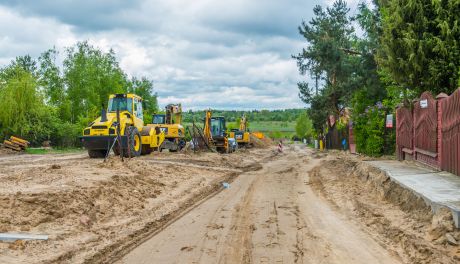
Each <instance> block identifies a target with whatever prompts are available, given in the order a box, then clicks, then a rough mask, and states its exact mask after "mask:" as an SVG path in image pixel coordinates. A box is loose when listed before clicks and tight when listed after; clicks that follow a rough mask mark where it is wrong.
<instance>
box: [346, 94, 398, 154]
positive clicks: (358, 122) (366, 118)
mask: <svg viewBox="0 0 460 264" xmlns="http://www.w3.org/2000/svg"><path fill="white" fill-rule="evenodd" d="M387 113H392V112H391V111H390V110H389V109H387V108H386V107H384V105H383V104H381V103H380V102H377V104H376V105H374V106H370V107H367V108H366V109H365V110H364V111H363V113H360V114H354V115H353V131H354V134H355V141H356V148H357V151H358V152H359V153H363V154H366V155H369V156H372V157H378V156H381V155H383V154H392V153H393V152H394V145H395V140H394V134H395V132H394V130H391V131H385V129H386V128H385V118H386V114H387Z"/></svg>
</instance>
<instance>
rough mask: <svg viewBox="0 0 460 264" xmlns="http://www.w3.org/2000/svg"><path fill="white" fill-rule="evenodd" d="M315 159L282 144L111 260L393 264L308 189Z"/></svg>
mask: <svg viewBox="0 0 460 264" xmlns="http://www.w3.org/2000/svg"><path fill="white" fill-rule="evenodd" d="M322 159H323V158H320V159H315V158H314V157H313V155H312V152H311V151H310V150H307V149H306V148H305V147H300V146H298V145H294V146H289V147H288V148H287V149H286V150H285V152H284V153H282V154H279V155H276V156H273V157H270V158H268V159H266V160H265V161H263V162H261V164H262V165H263V168H262V169H261V170H258V171H251V172H246V173H244V174H241V175H240V176H239V177H238V178H237V179H236V180H235V181H234V182H233V183H232V184H231V187H230V188H229V189H225V190H223V191H222V192H220V193H219V194H218V195H216V196H214V197H212V198H211V199H208V200H207V201H205V202H204V203H202V204H200V205H199V206H197V207H196V208H195V209H194V210H192V211H190V212H188V213H187V214H186V215H184V216H183V217H182V218H180V219H179V220H177V221H176V222H174V223H173V224H171V225H170V226H168V227H167V228H166V229H164V230H162V231H161V232H159V233H158V234H156V235H155V236H153V237H152V238H150V239H149V240H147V241H145V242H144V243H143V244H141V245H140V246H138V247H137V248H135V249H134V250H132V251H131V252H129V253H128V254H127V255H125V256H124V257H123V258H122V259H121V260H120V261H119V262H118V263H399V262H400V259H399V258H398V257H397V254H395V253H393V252H391V251H388V250H386V249H385V248H384V247H383V246H381V245H380V244H379V243H378V242H377V241H375V240H374V239H373V238H372V236H370V235H369V234H368V233H366V232H365V231H363V230H362V229H361V228H360V225H359V224H357V223H354V222H353V221H351V220H349V219H347V217H345V216H344V215H342V214H341V213H340V212H339V211H338V210H337V208H335V207H333V206H331V204H330V203H329V202H328V201H327V200H326V199H324V198H322V197H320V196H318V195H317V193H315V192H314V190H313V189H312V188H311V186H310V185H311V183H310V176H309V171H310V170H312V169H313V168H314V167H315V166H317V165H318V164H319V163H320V161H321V160H322Z"/></svg>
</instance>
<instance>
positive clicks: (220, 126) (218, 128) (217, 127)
mask: <svg viewBox="0 0 460 264" xmlns="http://www.w3.org/2000/svg"><path fill="white" fill-rule="evenodd" d="M224 133H225V123H224V121H223V120H222V119H220V118H211V134H212V135H213V136H218V137H223V136H224Z"/></svg>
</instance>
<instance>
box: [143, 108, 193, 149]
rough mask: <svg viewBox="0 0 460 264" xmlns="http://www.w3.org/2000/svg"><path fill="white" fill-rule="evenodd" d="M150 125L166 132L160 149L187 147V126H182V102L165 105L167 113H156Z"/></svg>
mask: <svg viewBox="0 0 460 264" xmlns="http://www.w3.org/2000/svg"><path fill="white" fill-rule="evenodd" d="M147 126H148V127H152V128H155V129H156V128H159V129H160V131H162V132H164V134H165V140H164V141H163V143H162V144H161V146H160V151H162V150H163V149H168V150H169V151H170V152H176V151H178V150H181V149H182V148H183V147H185V144H186V142H185V139H184V138H185V128H184V127H183V126H182V106H181V104H168V105H167V106H166V107H165V114H154V115H153V116H152V124H148V125H147Z"/></svg>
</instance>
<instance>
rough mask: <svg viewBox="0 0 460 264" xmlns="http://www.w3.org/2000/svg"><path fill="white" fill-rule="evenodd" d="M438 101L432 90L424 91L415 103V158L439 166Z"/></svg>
mask: <svg viewBox="0 0 460 264" xmlns="http://www.w3.org/2000/svg"><path fill="white" fill-rule="evenodd" d="M437 111H438V110H437V101H436V99H434V98H433V96H432V95H431V93H430V92H424V93H423V94H422V95H421V96H420V100H419V101H418V102H416V103H414V150H415V159H416V160H418V161H420V162H423V163H426V164H428V165H431V166H434V167H438V166H439V164H438V153H437V144H438V140H437V138H438V132H437V128H438V112H437Z"/></svg>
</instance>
